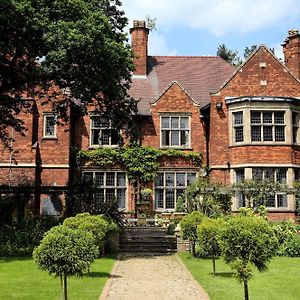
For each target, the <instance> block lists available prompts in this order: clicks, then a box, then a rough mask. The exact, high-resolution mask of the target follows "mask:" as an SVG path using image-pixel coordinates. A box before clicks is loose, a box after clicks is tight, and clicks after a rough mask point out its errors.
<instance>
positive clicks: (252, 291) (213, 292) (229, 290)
mask: <svg viewBox="0 0 300 300" xmlns="http://www.w3.org/2000/svg"><path fill="white" fill-rule="evenodd" d="M179 256H180V258H181V259H182V261H183V262H184V263H185V265H186V266H187V268H188V269H189V270H190V272H191V273H192V275H193V276H194V278H195V279H196V280H197V281H199V283H200V284H201V285H202V287H203V288H204V289H205V290H206V292H207V293H208V294H209V296H210V298H211V300H235V299H237V300H241V299H244V298H243V297H244V294H243V286H242V285H241V284H239V283H238V281H237V279H236V278H235V277H233V274H232V270H231V269H230V267H229V266H228V265H226V264H225V263H224V261H223V260H222V259H219V260H218V261H217V263H216V267H217V274H216V276H213V275H212V274H211V272H212V263H211V260H210V259H198V258H193V257H192V256H191V255H190V254H188V253H180V254H179ZM299 280H300V258H289V257H276V258H274V259H273V260H272V261H271V263H270V264H269V270H268V271H266V272H263V273H259V272H255V273H254V277H253V278H252V279H251V280H250V281H249V297H250V299H251V300H293V299H295V300H296V299H297V300H298V299H300V284H299Z"/></svg>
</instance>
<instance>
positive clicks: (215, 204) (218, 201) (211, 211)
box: [183, 177, 231, 217]
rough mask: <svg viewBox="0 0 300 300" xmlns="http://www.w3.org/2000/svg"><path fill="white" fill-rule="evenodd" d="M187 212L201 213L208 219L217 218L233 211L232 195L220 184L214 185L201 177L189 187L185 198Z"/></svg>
mask: <svg viewBox="0 0 300 300" xmlns="http://www.w3.org/2000/svg"><path fill="white" fill-rule="evenodd" d="M183 197H184V198H185V199H186V200H185V206H186V211H187V212H188V213H190V212H192V211H201V212H202V213H203V214H204V215H206V216H207V217H216V216H220V215H222V214H225V213H227V212H230V209H231V193H230V191H229V190H226V189H225V188H221V186H219V185H218V184H213V183H210V182H209V181H208V179H207V178H203V177H199V178H198V179H197V180H196V181H195V182H193V183H192V184H191V185H189V186H188V187H187V188H186V190H185V193H184V196H183Z"/></svg>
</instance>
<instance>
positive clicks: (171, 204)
mask: <svg viewBox="0 0 300 300" xmlns="http://www.w3.org/2000/svg"><path fill="white" fill-rule="evenodd" d="M173 208H175V195H174V190H173V189H172V190H166V209H173Z"/></svg>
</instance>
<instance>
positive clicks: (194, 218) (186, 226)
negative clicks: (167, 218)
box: [180, 211, 204, 256]
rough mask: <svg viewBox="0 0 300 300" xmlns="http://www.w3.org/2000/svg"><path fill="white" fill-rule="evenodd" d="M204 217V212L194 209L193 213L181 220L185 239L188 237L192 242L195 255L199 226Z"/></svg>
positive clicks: (182, 233)
mask: <svg viewBox="0 0 300 300" xmlns="http://www.w3.org/2000/svg"><path fill="white" fill-rule="evenodd" d="M203 218H204V215H203V213H201V212H199V211H193V212H192V213H190V214H188V215H186V216H184V217H183V218H182V220H181V221H180V230H181V235H182V238H183V239H188V240H189V241H190V242H191V250H192V254H193V256H195V255H196V251H195V245H196V240H197V238H198V236H197V227H198V225H199V224H200V223H201V221H202V219H203Z"/></svg>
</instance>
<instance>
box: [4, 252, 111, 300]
mask: <svg viewBox="0 0 300 300" xmlns="http://www.w3.org/2000/svg"><path fill="white" fill-rule="evenodd" d="M114 262H115V257H106V258H101V259H96V260H95V262H94V263H93V264H92V266H91V272H90V276H88V275H85V276H83V277H82V278H76V277H71V278H69V281H68V293H69V299H70V300H72V299H74V300H87V299H89V300H93V299H95V300H96V299H98V298H99V295H100V294H101V292H102V289H103V287H104V284H105V282H106V281H107V279H108V278H109V273H110V271H111V269H112V266H113V264H114ZM0 299H5V300H12V299H18V300H55V299H60V279H59V278H55V277H53V276H50V275H49V274H48V273H47V272H45V271H41V270H39V269H38V268H37V267H36V265H35V264H34V261H33V260H32V259H31V258H0Z"/></svg>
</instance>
